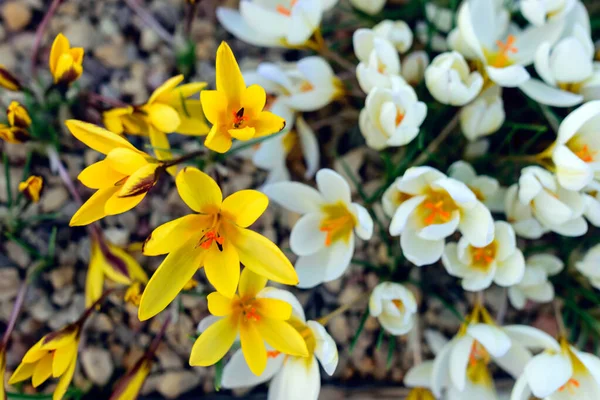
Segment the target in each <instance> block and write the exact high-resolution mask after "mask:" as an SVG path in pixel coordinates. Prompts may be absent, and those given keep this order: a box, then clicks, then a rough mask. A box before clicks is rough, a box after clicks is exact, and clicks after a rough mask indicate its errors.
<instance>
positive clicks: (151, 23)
mask: <svg viewBox="0 0 600 400" xmlns="http://www.w3.org/2000/svg"><path fill="white" fill-rule="evenodd" d="M125 3H126V4H127V5H128V6H129V8H131V9H132V10H133V11H134V12H135V13H136V14H137V16H138V17H140V19H141V20H142V21H143V22H144V23H145V24H146V25H148V27H150V28H151V29H153V30H154V32H156V34H157V35H158V36H160V38H161V39H162V40H164V41H165V42H167V43H168V44H169V45H171V46H175V37H174V36H173V35H172V34H171V33H170V32H169V31H167V30H166V29H165V28H164V27H163V26H162V25H161V24H160V22H158V21H157V20H156V18H154V16H153V15H152V14H150V13H149V12H148V11H147V10H146V9H145V8H144V7H142V6H141V5H140V4H139V3H138V1H137V0H125Z"/></svg>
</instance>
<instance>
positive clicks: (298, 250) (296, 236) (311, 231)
mask: <svg viewBox="0 0 600 400" xmlns="http://www.w3.org/2000/svg"><path fill="white" fill-rule="evenodd" d="M323 218H324V216H323V214H321V213H317V212H311V213H309V214H306V215H304V216H302V218H300V219H299V220H298V222H296V225H294V228H293V229H292V232H291V234H290V247H291V249H292V251H293V252H294V253H295V254H297V255H299V256H308V255H310V254H313V253H315V252H317V251H319V250H321V249H322V248H323V247H324V246H325V239H326V238H327V234H326V233H325V232H323V231H322V230H321V229H320V227H321V221H322V220H323Z"/></svg>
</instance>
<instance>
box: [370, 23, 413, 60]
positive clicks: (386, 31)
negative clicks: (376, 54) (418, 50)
mask: <svg viewBox="0 0 600 400" xmlns="http://www.w3.org/2000/svg"><path fill="white" fill-rule="evenodd" d="M372 31H373V33H374V34H375V35H376V36H379V37H381V38H383V39H387V40H389V41H390V43H392V44H393V45H394V47H396V50H398V51H399V52H400V53H402V54H404V53H406V52H407V51H408V49H410V48H411V47H412V43H413V33H412V30H411V29H410V26H408V24H407V23H406V22H404V21H391V20H389V19H386V20H383V21H381V22H380V23H378V24H377V25H375V26H374V27H373V29H372Z"/></svg>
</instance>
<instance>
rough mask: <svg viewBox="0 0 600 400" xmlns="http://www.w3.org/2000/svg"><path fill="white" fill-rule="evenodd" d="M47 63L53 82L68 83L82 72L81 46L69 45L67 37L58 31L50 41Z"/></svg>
mask: <svg viewBox="0 0 600 400" xmlns="http://www.w3.org/2000/svg"><path fill="white" fill-rule="evenodd" d="M48 64H49V67H50V72H51V73H52V76H53V77H54V83H55V84H63V85H69V84H71V83H73V82H75V81H76V80H77V79H79V77H80V76H81V74H82V73H83V65H82V64H83V48H81V47H71V45H70V43H69V39H67V38H66V37H65V36H64V35H63V34H62V33H59V34H58V36H56V39H54V43H52V49H51V50H50V59H49V62H48Z"/></svg>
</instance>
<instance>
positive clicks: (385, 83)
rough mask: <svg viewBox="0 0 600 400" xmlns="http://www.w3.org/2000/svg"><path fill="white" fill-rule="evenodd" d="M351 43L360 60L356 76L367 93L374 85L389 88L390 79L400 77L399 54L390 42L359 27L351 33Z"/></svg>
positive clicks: (390, 85)
mask: <svg viewBox="0 0 600 400" xmlns="http://www.w3.org/2000/svg"><path fill="white" fill-rule="evenodd" d="M352 43H353V46H354V53H355V54H356V58H358V60H359V61H360V63H359V64H358V65H357V66H356V78H357V79H358V83H359V85H360V87H361V89H362V90H363V91H364V92H365V93H369V92H370V91H371V89H373V88H375V87H378V88H388V89H389V88H391V87H392V80H393V79H394V78H399V77H400V56H399V55H398V52H397V51H396V48H395V47H394V45H393V44H392V42H390V41H389V40H388V39H385V38H382V37H379V36H377V35H376V34H375V33H374V32H373V31H372V30H371V29H366V28H361V29H357V30H356V31H355V32H354V34H353V35H352ZM400 79H401V78H400Z"/></svg>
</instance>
